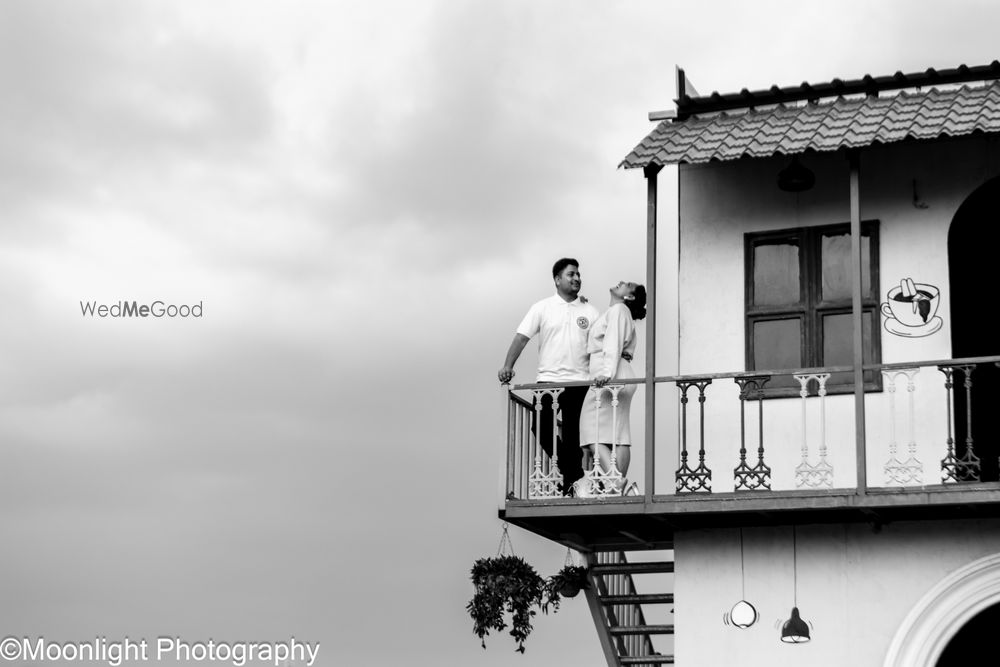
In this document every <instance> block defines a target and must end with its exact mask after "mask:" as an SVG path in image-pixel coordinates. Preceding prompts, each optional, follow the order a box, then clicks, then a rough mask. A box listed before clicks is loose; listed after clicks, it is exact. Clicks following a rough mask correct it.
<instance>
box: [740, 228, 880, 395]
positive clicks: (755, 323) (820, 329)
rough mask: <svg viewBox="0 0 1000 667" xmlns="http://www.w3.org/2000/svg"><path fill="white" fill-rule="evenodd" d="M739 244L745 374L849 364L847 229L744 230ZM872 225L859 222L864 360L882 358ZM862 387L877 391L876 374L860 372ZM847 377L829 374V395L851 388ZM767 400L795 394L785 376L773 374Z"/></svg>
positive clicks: (849, 374) (851, 340)
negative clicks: (743, 268)
mask: <svg viewBox="0 0 1000 667" xmlns="http://www.w3.org/2000/svg"><path fill="white" fill-rule="evenodd" d="M745 245H746V262H745V266H746V351H747V370H784V369H799V368H822V367H831V366H850V365H851V364H852V363H853V359H854V334H853V324H852V317H851V236H850V225H848V224H839V225H828V226H823V227H801V228H798V229H784V230H779V231H775V232H762V233H751V234H747V235H746V236H745ZM878 294H879V287H878V222H877V221H866V222H864V223H862V225H861V310H862V318H863V319H862V339H863V345H864V350H863V357H864V363H866V364H868V363H879V362H881V359H882V349H881V338H880V336H879V333H878V332H879V329H878V324H879V319H878V313H879V303H878ZM864 380H865V389H866V390H869V391H871V390H879V389H881V384H882V383H881V376H880V374H879V373H877V372H875V371H866V372H865V374H864ZM853 381H854V374H853V372H850V371H848V372H840V373H834V374H833V375H832V376H831V377H830V379H829V380H828V381H827V391H828V392H829V393H847V392H851V391H853V390H854V388H853V384H852V383H853ZM767 386H768V389H769V391H768V392H767V395H769V396H793V395H798V391H799V384H798V382H797V381H796V380H795V378H793V377H791V376H790V375H787V376H775V377H773V378H772V379H771V381H770V382H769V383H768V385H767Z"/></svg>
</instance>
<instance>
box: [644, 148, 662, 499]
mask: <svg viewBox="0 0 1000 667" xmlns="http://www.w3.org/2000/svg"><path fill="white" fill-rule="evenodd" d="M662 168H663V166H662V165H658V164H652V163H650V164H647V165H646V166H645V167H644V168H643V170H642V173H643V175H645V177H646V381H645V384H644V386H645V394H646V443H645V453H646V471H645V472H646V476H645V483H644V488H645V491H646V494H645V495H646V502H647V503H651V502H653V492H654V488H653V484H654V480H655V475H654V469H655V467H656V466H655V464H656V455H655V453H654V442H655V438H654V436H655V434H656V432H655V428H656V419H655V416H656V383H655V382H654V378H655V377H656V175H657V174H659V173H660V170H661V169H662Z"/></svg>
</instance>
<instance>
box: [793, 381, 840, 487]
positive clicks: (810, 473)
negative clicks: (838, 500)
mask: <svg viewBox="0 0 1000 667" xmlns="http://www.w3.org/2000/svg"><path fill="white" fill-rule="evenodd" d="M793 377H794V378H795V379H796V380H798V382H799V387H800V389H799V397H800V398H801V399H802V462H801V463H800V464H799V465H798V466H797V467H796V468H795V486H803V485H805V486H810V487H820V486H823V487H826V488H833V466H831V465H830V464H829V463H828V462H827V460H826V381H827V380H828V379H829V378H830V374H829V373H812V374H803V375H795V376H793ZM812 380H815V381H816V385H817V390H816V395H817V396H819V460H818V461H817V462H816V464H815V465H813V464H810V463H809V444H808V441H807V440H806V430H807V429H806V403H807V400H806V398H807V397H808V396H809V382H810V381H812Z"/></svg>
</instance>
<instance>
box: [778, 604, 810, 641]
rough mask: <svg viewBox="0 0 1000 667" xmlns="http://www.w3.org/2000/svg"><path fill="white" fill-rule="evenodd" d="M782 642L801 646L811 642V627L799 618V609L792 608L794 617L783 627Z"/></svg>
mask: <svg viewBox="0 0 1000 667" xmlns="http://www.w3.org/2000/svg"><path fill="white" fill-rule="evenodd" d="M781 641H783V642H785V643H788V644H801V643H803V642H807V641H809V626H808V625H807V624H806V622H805V621H803V620H802V617H801V616H799V608H798V607H792V617H791V618H789V619H788V620H787V621H785V624H784V625H782V626H781Z"/></svg>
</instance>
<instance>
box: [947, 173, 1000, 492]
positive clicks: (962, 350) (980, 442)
mask: <svg viewBox="0 0 1000 667" xmlns="http://www.w3.org/2000/svg"><path fill="white" fill-rule="evenodd" d="M998 247H1000V177H994V178H991V179H989V180H987V181H986V182H984V183H982V184H981V185H980V186H979V187H977V188H976V189H975V190H973V191H972V193H971V194H969V196H968V197H966V199H965V201H963V202H962V204H961V206H959V207H958V210H957V211H956V212H955V215H954V217H953V218H952V220H951V225H950V226H949V228H948V282H949V287H948V300H949V302H950V317H951V321H950V328H951V353H952V358H955V359H958V358H962V357H985V356H992V355H996V354H1000V341H998V339H997V336H996V331H995V329H993V327H990V326H988V325H987V324H986V322H987V320H989V319H991V318H990V317H988V315H990V313H986V312H984V302H988V301H989V299H990V296H989V295H990V294H991V290H992V289H993V288H992V285H993V284H995V283H996V269H995V266H996V258H997V248H998ZM989 307H991V304H989ZM972 380H973V387H972V411H973V414H972V433H971V434H970V433H969V428H968V426H967V423H966V410H967V407H968V406H967V403H968V401H967V399H966V393H965V391H964V390H963V389H962V386H961V383H962V382H963V381H964V376H959V375H956V391H955V395H954V400H955V404H954V407H955V418H954V420H955V421H954V426H955V450H956V456H959V457H961V456H962V455H963V454H964V453H965V449H966V445H965V443H966V438H967V437H968V436H970V435H971V437H972V440H973V449H974V451H975V454H976V455H977V456H978V457H979V459H980V465H981V477H980V479H981V481H997V480H1000V465H998V457H1000V443H998V442H997V441H996V440H995V439H994V437H993V436H994V434H995V433H997V431H998V430H1000V413H998V412H997V411H996V410H995V409H994V407H993V406H995V405H997V403H998V402H1000V368H997V367H996V366H994V365H993V364H980V365H979V366H978V367H977V368H976V370H975V372H974V373H973V376H972Z"/></svg>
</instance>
